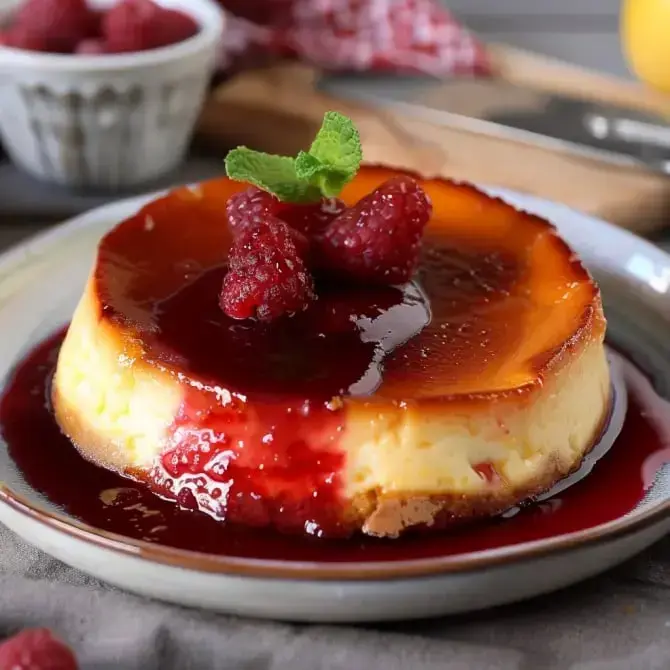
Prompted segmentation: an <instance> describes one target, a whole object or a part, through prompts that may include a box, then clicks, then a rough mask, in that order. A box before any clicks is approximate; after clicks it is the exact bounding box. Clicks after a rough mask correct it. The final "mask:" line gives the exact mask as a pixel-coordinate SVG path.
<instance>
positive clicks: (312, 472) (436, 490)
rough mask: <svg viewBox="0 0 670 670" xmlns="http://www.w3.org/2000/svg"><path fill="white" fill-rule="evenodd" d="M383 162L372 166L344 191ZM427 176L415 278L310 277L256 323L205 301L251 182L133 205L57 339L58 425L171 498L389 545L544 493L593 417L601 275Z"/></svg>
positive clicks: (349, 191)
mask: <svg viewBox="0 0 670 670" xmlns="http://www.w3.org/2000/svg"><path fill="white" fill-rule="evenodd" d="M394 174H396V172H395V171H392V170H389V169H386V168H383V167H377V166H365V167H363V168H362V169H361V171H360V172H359V174H358V175H357V177H356V178H355V179H354V180H353V181H352V182H351V183H350V184H348V185H347V186H346V187H345V189H344V191H343V192H342V194H341V197H342V199H343V200H344V201H345V202H346V203H347V204H352V203H355V202H357V201H358V200H359V199H360V198H361V197H363V196H364V195H366V194H367V193H369V192H371V191H372V190H373V189H375V188H376V187H377V186H379V185H380V184H381V183H383V182H384V181H385V180H387V179H388V178H390V177H392V176H393V175H394ZM417 179H418V177H417ZM420 183H421V186H422V187H423V189H424V190H425V192H426V193H427V194H428V196H429V198H430V199H431V201H432V205H433V215H432V217H431V220H430V222H429V224H428V226H427V228H426V232H425V237H424V241H423V251H422V256H421V260H420V264H419V270H418V272H417V274H416V279H415V280H414V281H412V282H410V283H408V284H406V285H403V286H398V287H395V286H387V287H368V286H353V285H346V284H342V283H332V282H331V283H328V282H327V281H325V280H324V281H322V282H320V284H319V285H318V294H319V299H318V301H316V302H315V303H314V304H313V305H312V306H311V307H310V308H309V309H308V310H306V311H305V312H303V313H300V314H296V315H295V316H293V317H290V318H285V319H281V320H278V321H277V322H275V323H271V324H260V323H256V322H243V321H235V320H233V319H230V318H229V317H227V316H225V315H224V314H223V312H222V311H221V310H220V309H219V307H218V300H217V299H218V290H219V288H220V286H221V281H222V277H223V276H224V274H225V272H226V255H227V251H228V249H229V248H230V245H231V236H230V232H229V230H228V229H227V226H226V223H225V217H224V216H223V212H225V205H226V202H227V200H228V198H229V197H230V196H231V195H232V194H233V193H236V192H237V191H239V190H241V189H243V188H245V185H244V184H241V183H237V182H233V181H230V180H227V179H225V178H223V179H218V180H214V181H211V182H207V183H204V184H202V185H200V186H198V187H195V188H180V189H177V190H174V191H172V192H171V193H169V194H168V195H166V196H163V197H160V198H158V199H156V200H154V201H153V202H151V203H149V204H148V205H146V206H145V207H143V208H142V209H141V210H140V211H139V212H138V213H137V214H136V215H134V216H132V217H131V218H129V219H128V220H126V221H124V222H122V223H120V224H119V225H118V226H117V227H116V228H114V229H113V230H112V231H111V232H109V233H108V234H107V235H106V236H105V237H104V238H103V239H102V240H101V242H100V245H99V248H98V252H97V257H96V260H95V263H94V267H93V269H92V271H91V274H90V277H89V279H88V282H87V284H86V287H85V290H84V293H83V296H82V297H81V300H80V302H79V305H78V307H77V309H76V312H75V314H74V316H73V319H72V322H71V325H70V327H69V330H68V333H67V336H66V338H65V341H64V343H63V346H62V348H61V351H60V355H59V359H58V363H57V368H56V372H55V375H54V380H53V387H52V397H53V407H54V411H55V415H56V418H57V421H58V423H59V425H60V426H61V428H62V430H63V431H64V432H65V433H66V434H67V435H68V436H69V437H70V439H71V440H72V442H73V443H74V445H75V446H76V448H77V449H78V450H79V451H80V452H81V454H82V455H83V456H84V457H85V458H86V459H89V460H91V461H93V462H95V463H97V464H99V465H100V466H101V467H105V468H109V469H113V470H115V471H118V472H120V473H122V474H124V475H126V476H128V477H131V478H133V479H135V480H138V481H141V482H144V483H145V484H146V485H147V486H150V487H151V488H152V489H153V490H154V491H155V492H156V493H157V494H158V495H161V496H163V497H166V498H169V499H173V500H175V501H176V502H177V503H178V504H180V505H181V506H183V507H185V508H191V509H197V510H200V511H202V512H206V513H208V514H210V515H212V516H214V517H215V518H217V519H221V521H222V522H226V523H233V524H243V525H247V526H254V527H267V528H272V529H275V530H278V531H282V532H298V533H307V534H310V535H316V536H349V535H352V534H355V533H358V532H362V533H366V534H370V535H376V536H382V537H397V536H398V535H400V534H401V533H403V532H404V531H407V530H410V529H422V530H427V531H431V530H434V529H443V528H445V527H447V526H449V525H451V524H453V523H456V522H463V521H467V520H470V519H474V518H478V517H483V516H491V515H495V514H498V513H501V512H503V511H504V510H506V509H508V508H509V507H511V506H513V505H515V504H518V503H520V502H521V501H524V500H527V499H532V497H533V496H536V495H538V494H540V493H541V492H544V491H546V490H548V489H549V488H551V487H552V486H553V485H554V484H555V483H556V482H557V481H559V480H561V479H562V478H564V477H565V476H566V475H568V474H569V473H571V472H572V471H574V470H575V469H576V468H578V467H579V466H580V464H581V462H582V459H583V458H584V456H585V455H586V454H587V452H588V451H589V450H590V449H591V447H592V446H593V444H594V442H595V441H596V440H597V438H598V436H599V434H600V431H601V430H602V427H603V424H604V422H605V420H606V417H607V414H608V409H609V402H610V380H609V371H608V365H607V360H606V355H605V349H604V336H605V329H606V322H605V318H604V316H603V311H602V304H601V298H600V293H599V290H598V287H597V285H596V283H595V282H594V280H593V279H592V278H591V276H590V275H589V274H588V272H587V270H586V269H585V268H584V266H583V265H582V263H581V262H580V260H579V259H578V258H577V256H576V255H575V254H574V253H573V251H572V250H571V249H570V248H569V247H568V245H567V244H566V243H565V242H564V241H563V240H562V239H561V238H560V237H559V235H558V234H557V232H556V230H555V229H554V227H553V226H552V225H551V224H550V223H548V222H547V221H544V220H542V219H540V218H538V217H536V216H533V215H530V214H528V213H524V212H521V211H518V210H516V209H515V208H513V207H511V206H510V205H508V204H506V203H505V202H503V201H502V200H499V199H495V198H491V197H489V196H487V195H485V194H484V193H483V192H480V191H479V190H477V189H476V188H474V187H472V186H469V185H465V184H457V183H454V182H451V181H448V180H443V179H422V180H420Z"/></svg>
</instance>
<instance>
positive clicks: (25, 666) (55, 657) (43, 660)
mask: <svg viewBox="0 0 670 670" xmlns="http://www.w3.org/2000/svg"><path fill="white" fill-rule="evenodd" d="M0 670H77V659H76V658H75V657H74V654H73V653H72V652H71V651H70V650H69V649H68V648H67V647H66V646H65V645H64V644H63V643H62V642H61V641H60V640H58V639H57V638H55V637H54V636H53V635H52V634H51V631H49V630H47V629H46V628H35V629H31V630H24V631H23V632H22V633H19V634H18V635H15V636H14V637H13V638H11V639H9V640H7V641H5V642H4V643H3V644H1V645H0Z"/></svg>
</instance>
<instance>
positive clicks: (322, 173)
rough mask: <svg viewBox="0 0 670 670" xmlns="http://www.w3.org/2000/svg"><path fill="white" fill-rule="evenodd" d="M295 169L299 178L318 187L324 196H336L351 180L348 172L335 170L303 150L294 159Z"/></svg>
mask: <svg viewBox="0 0 670 670" xmlns="http://www.w3.org/2000/svg"><path fill="white" fill-rule="evenodd" d="M295 171H296V174H297V175H298V177H299V178H300V179H303V180H305V181H306V182H308V183H310V184H312V185H313V186H315V187H316V188H318V189H319V191H321V193H322V194H323V195H324V196H325V197H326V198H334V197H336V196H338V195H339V194H340V192H341V191H342V189H343V188H344V187H345V185H346V184H347V182H349V181H350V180H351V175H350V174H349V173H348V172H343V171H340V170H335V169H333V168H332V167H330V166H329V165H325V164H324V163H322V162H321V161H320V160H319V159H318V158H315V157H314V156H312V154H308V153H306V152H304V151H301V152H300V153H299V154H298V157H297V158H296V159H295ZM354 174H355V173H354Z"/></svg>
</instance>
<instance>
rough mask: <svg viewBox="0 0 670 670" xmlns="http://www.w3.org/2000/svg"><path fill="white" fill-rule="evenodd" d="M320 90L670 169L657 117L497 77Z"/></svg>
mask: <svg viewBox="0 0 670 670" xmlns="http://www.w3.org/2000/svg"><path fill="white" fill-rule="evenodd" d="M317 88H318V89H319V90H321V91H323V92H325V93H327V94H328V95H330V96H333V97H339V98H342V99H347V100H353V101H356V102H361V103H364V104H368V105H373V106H377V107H380V108H387V109H393V110H395V111H396V112H398V113H400V114H406V115H409V116H413V117H415V118H419V119H422V120H424V121H429V122H431V123H435V124H438V125H445V126H450V127H456V128H462V129H464V130H468V131H471V132H475V133H481V134H488V135H492V136H496V137H500V138H504V139H509V140H515V141H519V142H525V143H530V144H535V145H540V146H544V147H546V148H549V149H553V150H557V151H566V152H570V153H573V154H578V155H581V156H586V157H591V158H595V159H598V160H603V161H607V162H608V163H613V164H618V165H629V166H638V167H643V168H646V169H650V170H654V171H656V172H661V173H664V174H668V173H670V123H668V122H667V121H666V119H664V118H663V117H662V116H660V115H654V114H649V113H646V112H640V111H638V110H634V109H628V108H624V107H618V106H614V105H608V104H601V103H598V102H593V101H591V100H587V99H581V98H577V97H571V96H566V95H558V94H554V93H548V92H545V91H540V90H535V89H531V88H525V87H522V86H518V85H515V84H511V83H508V82H505V81H503V80H499V79H452V80H448V81H438V80H435V79H431V78H425V77H398V76H386V75H381V76H380V75H359V74H352V75H348V74H347V75H344V74H338V75H326V76H323V77H321V78H320V79H319V80H318V81H317ZM669 112H670V110H669ZM669 120H670V116H669Z"/></svg>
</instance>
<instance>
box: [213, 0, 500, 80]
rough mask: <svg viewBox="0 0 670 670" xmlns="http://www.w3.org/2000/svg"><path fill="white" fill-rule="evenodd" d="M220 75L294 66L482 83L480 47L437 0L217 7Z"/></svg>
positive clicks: (315, 0)
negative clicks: (285, 61) (287, 62)
mask: <svg viewBox="0 0 670 670" xmlns="http://www.w3.org/2000/svg"><path fill="white" fill-rule="evenodd" d="M219 2H220V4H221V5H222V6H223V7H224V9H225V10H226V12H227V14H228V24H227V30H226V36H225V40H224V42H223V44H222V52H221V68H222V69H223V70H231V69H239V68H244V67H249V66H253V65H257V64H259V63H263V62H267V61H270V60H274V59H277V58H287V57H288V58H294V59H298V60H301V61H303V62H305V63H308V64H311V65H314V66H316V67H319V68H320V69H323V70H330V71H350V72H361V71H371V72H395V73H419V74H426V75H432V76H437V77H448V76H452V75H486V74H487V73H488V72H489V62H488V59H487V55H486V51H485V49H484V47H483V45H482V44H481V43H480V42H479V41H478V40H477V39H476V38H474V37H473V36H472V35H471V34H470V33H469V32H468V31H467V30H466V29H465V28H464V27H463V26H461V25H460V24H459V23H458V22H457V21H455V20H454V18H453V17H452V15H451V14H450V13H449V12H448V11H447V10H446V9H445V8H444V7H442V5H441V4H440V3H439V2H438V0H219Z"/></svg>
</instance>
